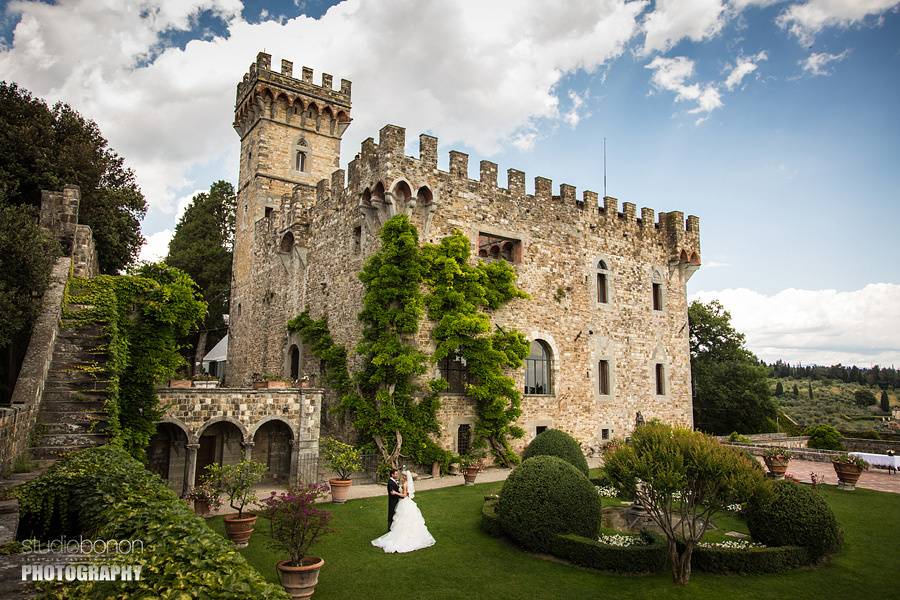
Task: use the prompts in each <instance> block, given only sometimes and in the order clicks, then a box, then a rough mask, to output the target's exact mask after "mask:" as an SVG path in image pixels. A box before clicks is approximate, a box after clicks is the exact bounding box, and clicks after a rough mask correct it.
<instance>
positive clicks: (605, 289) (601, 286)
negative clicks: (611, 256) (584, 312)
mask: <svg viewBox="0 0 900 600" xmlns="http://www.w3.org/2000/svg"><path fill="white" fill-rule="evenodd" d="M597 302H599V303H600V304H607V303H609V268H608V267H607V266H606V261H604V260H600V261H598V262H597Z"/></svg>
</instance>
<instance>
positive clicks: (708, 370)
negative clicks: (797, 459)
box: [688, 300, 775, 435]
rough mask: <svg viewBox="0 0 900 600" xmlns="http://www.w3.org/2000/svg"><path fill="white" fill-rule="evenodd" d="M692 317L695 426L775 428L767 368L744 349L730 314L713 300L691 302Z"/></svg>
mask: <svg viewBox="0 0 900 600" xmlns="http://www.w3.org/2000/svg"><path fill="white" fill-rule="evenodd" d="M688 317H689V320H690V327H691V336H690V346H691V373H692V378H693V383H694V424H695V425H696V427H697V428H698V429H701V430H703V431H707V432H710V433H715V434H718V435H727V434H728V433H729V432H731V431H740V432H742V433H758V432H763V431H771V430H772V429H773V422H774V419H775V405H774V403H773V402H772V397H771V390H770V388H769V383H768V380H767V374H768V369H767V368H766V367H765V365H762V364H760V363H759V362H758V361H757V360H756V357H755V356H754V355H753V354H752V353H751V352H750V351H749V350H747V349H746V348H744V335H743V334H741V333H739V332H738V331H736V330H735V329H734V327H732V325H731V315H730V314H729V313H728V311H727V310H725V308H724V307H723V306H722V304H721V303H719V302H718V301H716V300H713V301H712V302H710V303H708V304H703V303H701V302H696V301H695V302H693V303H691V306H690V308H689V309H688Z"/></svg>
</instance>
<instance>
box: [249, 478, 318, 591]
mask: <svg viewBox="0 0 900 600" xmlns="http://www.w3.org/2000/svg"><path fill="white" fill-rule="evenodd" d="M327 493H328V488H327V487H326V486H324V485H322V484H318V483H313V484H309V485H305V486H301V487H299V488H292V489H290V490H288V491H287V492H282V493H281V494H276V493H275V492H272V495H271V496H269V497H268V498H266V499H265V500H263V501H261V502H259V507H260V509H261V512H262V514H263V516H265V517H266V518H267V519H269V527H270V528H271V529H270V533H271V538H272V539H271V542H270V546H271V547H272V548H273V549H276V550H283V551H285V552H287V553H288V554H289V555H290V559H288V560H282V561H279V562H278V563H277V564H276V567H277V569H278V575H279V577H280V578H281V585H283V586H284V588H285V590H287V592H288V594H290V596H291V597H292V598H309V597H310V596H312V595H313V592H314V591H315V587H316V584H317V583H318V582H319V570H320V569H321V568H322V566H323V565H324V564H325V561H324V560H322V559H321V558H320V557H318V556H308V553H309V549H310V548H311V547H312V546H313V544H315V543H316V540H318V539H319V538H320V537H321V536H322V535H324V534H326V533H328V532H330V531H331V530H330V529H329V528H328V522H329V521H330V520H331V513H330V512H328V511H327V510H322V509H319V508H316V504H315V503H316V500H318V499H320V498H322V497H324V496H325V495H326V494H327Z"/></svg>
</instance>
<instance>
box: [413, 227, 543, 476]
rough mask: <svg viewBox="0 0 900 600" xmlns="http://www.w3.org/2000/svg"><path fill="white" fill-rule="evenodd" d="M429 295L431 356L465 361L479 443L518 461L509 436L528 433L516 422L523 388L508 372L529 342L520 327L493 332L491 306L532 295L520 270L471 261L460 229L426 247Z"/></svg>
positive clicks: (521, 358) (506, 461)
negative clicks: (520, 279)
mask: <svg viewBox="0 0 900 600" xmlns="http://www.w3.org/2000/svg"><path fill="white" fill-rule="evenodd" d="M422 256H423V261H424V264H425V283H426V285H427V287H428V294H427V295H426V297H425V306H426V308H427V310H428V317H429V318H430V319H431V321H433V322H434V328H433V329H432V332H431V335H432V338H433V339H434V341H435V351H434V354H433V355H432V357H431V359H432V361H433V362H435V363H436V362H439V361H441V360H443V359H445V358H447V357H454V356H455V357H459V358H462V359H463V360H464V361H465V364H466V371H467V373H468V385H467V386H466V396H467V397H468V398H470V399H472V400H473V401H474V402H475V411H476V414H477V416H478V420H477V422H476V423H475V427H474V430H473V434H474V442H475V443H478V442H480V441H481V440H483V441H485V442H487V443H488V445H489V446H490V448H491V450H492V452H493V454H494V457H495V458H496V459H497V461H498V462H499V463H500V464H501V465H506V466H508V465H512V464H515V463H516V462H518V456H517V455H516V454H515V452H513V450H512V448H511V446H510V442H509V440H510V439H511V438H519V437H522V435H523V434H524V432H523V431H522V430H521V428H520V427H518V426H516V425H515V422H516V420H517V419H518V418H519V416H520V415H521V413H522V410H521V393H520V391H519V388H518V386H517V385H516V382H515V380H513V379H512V378H511V377H509V376H508V375H506V371H507V370H508V369H517V368H519V367H521V366H522V361H524V360H525V357H526V356H528V348H529V346H528V341H527V340H526V339H525V336H524V335H522V334H521V333H520V332H518V331H515V330H509V331H507V330H503V329H500V328H499V327H498V328H496V330H495V331H492V327H491V318H490V316H489V315H488V314H487V312H485V311H486V310H496V309H498V308H500V307H501V306H503V305H505V304H507V303H508V302H510V301H512V300H514V299H516V298H527V297H528V296H527V294H525V292H523V291H522V290H520V289H519V288H518V287H517V286H516V272H515V270H514V269H513V268H512V267H511V266H510V265H509V264H508V263H506V262H505V261H502V260H500V261H490V262H487V261H478V262H477V263H475V264H470V260H469V259H470V243H469V239H468V238H467V237H466V236H464V235H463V234H462V233H460V232H459V231H454V232H453V234H452V235H450V236H448V237H445V238H444V239H442V240H441V241H440V243H439V244H429V245H426V246H425V247H424V248H423V249H422Z"/></svg>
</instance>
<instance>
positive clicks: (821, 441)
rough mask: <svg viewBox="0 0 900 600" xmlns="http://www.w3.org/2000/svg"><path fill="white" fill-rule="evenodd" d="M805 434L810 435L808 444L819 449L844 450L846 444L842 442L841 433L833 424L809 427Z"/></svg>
mask: <svg viewBox="0 0 900 600" xmlns="http://www.w3.org/2000/svg"><path fill="white" fill-rule="evenodd" d="M803 435H808V436H809V441H808V442H806V445H807V446H808V447H809V448H818V449H819V450H843V449H844V444H842V443H841V433H840V432H839V431H838V430H837V429H835V428H834V427H832V426H831V425H816V426H814V427H808V428H807V429H806V430H805V431H804V432H803Z"/></svg>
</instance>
